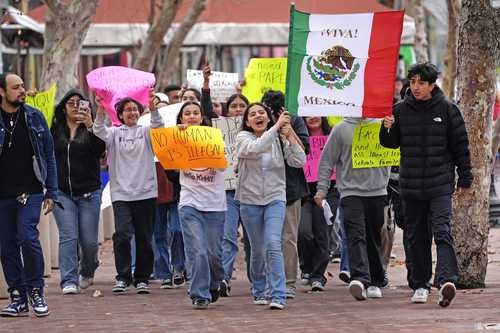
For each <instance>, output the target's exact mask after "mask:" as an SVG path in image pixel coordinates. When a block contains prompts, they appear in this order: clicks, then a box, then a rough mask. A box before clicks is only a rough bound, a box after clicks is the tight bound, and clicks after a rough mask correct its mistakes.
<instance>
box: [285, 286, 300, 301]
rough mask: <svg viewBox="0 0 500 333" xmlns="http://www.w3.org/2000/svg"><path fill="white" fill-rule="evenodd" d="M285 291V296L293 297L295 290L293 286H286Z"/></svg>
mask: <svg viewBox="0 0 500 333" xmlns="http://www.w3.org/2000/svg"><path fill="white" fill-rule="evenodd" d="M285 293H286V298H295V295H296V294H297V291H296V290H295V288H293V287H288V288H286V290H285Z"/></svg>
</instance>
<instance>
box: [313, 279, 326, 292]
mask: <svg viewBox="0 0 500 333" xmlns="http://www.w3.org/2000/svg"><path fill="white" fill-rule="evenodd" d="M324 290H325V285H324V284H323V283H321V281H313V283H312V284H311V291H324Z"/></svg>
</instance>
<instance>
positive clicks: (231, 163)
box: [212, 117, 242, 190]
mask: <svg viewBox="0 0 500 333" xmlns="http://www.w3.org/2000/svg"><path fill="white" fill-rule="evenodd" d="M241 122H242V117H220V118H214V119H212V127H215V128H218V129H220V130H221V132H222V138H223V139H224V154H225V155H226V160H227V163H228V166H227V168H226V171H225V172H224V181H225V187H226V190H234V189H235V188H236V182H237V177H236V174H235V173H234V168H235V167H236V165H237V164H238V156H237V155H236V134H238V132H239V130H240V127H241Z"/></svg>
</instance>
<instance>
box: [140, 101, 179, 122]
mask: <svg viewBox="0 0 500 333" xmlns="http://www.w3.org/2000/svg"><path fill="white" fill-rule="evenodd" d="M181 107H182V103H175V104H171V105H167V106H164V107H161V108H159V109H158V112H159V113H160V116H161V117H162V118H163V122H164V123H165V125H164V127H172V126H175V125H176V123H177V115H178V114H179V111H180V110H181ZM137 123H138V124H139V125H142V126H149V125H150V124H151V114H150V113H148V114H145V115H144V116H142V117H141V118H139V121H138V122H137Z"/></svg>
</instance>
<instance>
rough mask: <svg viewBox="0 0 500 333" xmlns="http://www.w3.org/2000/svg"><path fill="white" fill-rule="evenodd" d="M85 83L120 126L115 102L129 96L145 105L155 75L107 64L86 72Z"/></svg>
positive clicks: (116, 124)
mask: <svg viewBox="0 0 500 333" xmlns="http://www.w3.org/2000/svg"><path fill="white" fill-rule="evenodd" d="M87 84H88V85H89V88H90V90H92V91H94V92H95V94H96V95H97V96H99V97H100V98H101V99H102V104H103V106H104V108H105V109H106V111H107V112H108V114H109V116H110V118H111V120H112V122H113V125H115V126H120V125H121V123H120V121H119V120H118V117H117V116H116V110H115V104H116V103H117V102H118V101H120V99H122V98H125V97H131V98H133V99H135V100H136V101H138V102H139V103H142V104H144V105H147V104H148V102H149V88H150V87H153V86H154V85H155V76H154V75H153V74H152V73H147V72H143V71H139V70H136V69H132V68H127V67H122V66H107V67H101V68H97V69H94V70H93V71H91V72H90V73H88V74H87Z"/></svg>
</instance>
